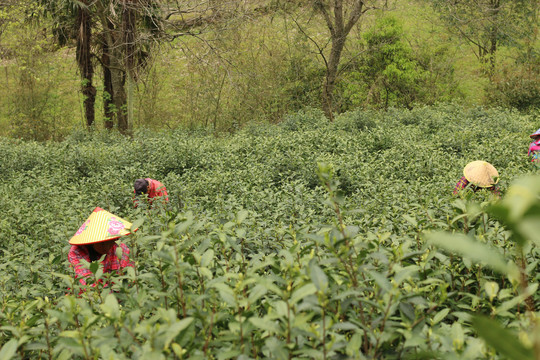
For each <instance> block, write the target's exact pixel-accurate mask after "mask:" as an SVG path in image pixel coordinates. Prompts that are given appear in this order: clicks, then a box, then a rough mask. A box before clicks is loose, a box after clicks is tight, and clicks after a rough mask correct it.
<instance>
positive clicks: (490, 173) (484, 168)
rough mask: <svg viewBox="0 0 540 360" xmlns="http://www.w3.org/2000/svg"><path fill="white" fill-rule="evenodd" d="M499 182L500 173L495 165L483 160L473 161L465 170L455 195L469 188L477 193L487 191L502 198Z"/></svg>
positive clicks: (455, 188)
mask: <svg viewBox="0 0 540 360" xmlns="http://www.w3.org/2000/svg"><path fill="white" fill-rule="evenodd" d="M498 182H499V172H498V171H497V169H495V167H494V166H493V165H491V164H490V163H488V162H486V161H481V160H477V161H472V162H470V163H468V164H467V165H466V166H465V168H464V169H463V176H462V177H461V179H459V181H458V182H457V184H456V186H455V187H454V195H456V194H457V193H458V192H459V191H460V190H462V189H465V188H466V187H467V186H469V187H470V188H471V189H472V190H473V191H475V192H476V191H478V190H480V189H487V190H489V191H491V192H492V193H493V194H495V195H496V196H498V197H500V196H501V193H500V190H499V187H498V186H497V183H498Z"/></svg>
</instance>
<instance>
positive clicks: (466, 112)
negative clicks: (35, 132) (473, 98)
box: [0, 105, 538, 359]
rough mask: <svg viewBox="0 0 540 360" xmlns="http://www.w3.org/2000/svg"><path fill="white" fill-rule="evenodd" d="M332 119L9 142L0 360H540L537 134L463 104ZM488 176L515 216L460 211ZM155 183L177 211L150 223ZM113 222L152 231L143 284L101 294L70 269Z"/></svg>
mask: <svg viewBox="0 0 540 360" xmlns="http://www.w3.org/2000/svg"><path fill="white" fill-rule="evenodd" d="M319 119H320V118H319V117H318V116H317V113H316V112H311V111H307V110H306V111H302V112H299V113H298V114H295V115H294V116H292V115H291V117H290V121H291V123H290V124H288V125H285V124H284V125H282V126H269V125H261V127H260V128H259V127H249V128H246V129H243V130H242V131H240V132H238V133H236V134H232V135H226V136H219V137H218V136H215V135H214V134H211V133H205V132H201V131H187V130H183V131H171V132H163V133H160V134H152V133H148V132H138V133H135V134H134V137H133V138H132V139H127V138H123V137H119V136H116V135H111V134H106V133H101V132H99V131H96V132H94V133H92V134H88V133H74V134H73V135H72V136H71V137H70V138H69V139H67V140H66V141H63V142H60V143H52V142H51V143H36V142H26V141H21V140H12V139H4V138H2V139H0V151H2V153H3V154H4V157H3V159H2V161H1V162H0V171H1V172H2V174H3V181H2V182H1V183H0V194H1V195H0V207H1V208H2V214H3V216H2V217H1V218H0V234H1V236H2V242H0V256H1V258H2V261H1V262H0V270H1V271H0V358H1V359H4V358H5V359H11V358H13V359H27V358H32V359H33V358H46V359H68V358H69V359H71V358H73V357H75V358H83V359H94V358H95V359H98V358H115V359H116V358H120V359H124V358H125V359H133V358H135V359H138V358H141V359H143V358H144V359H146V358H149V357H151V358H158V359H159V358H167V359H168V358H171V359H181V358H193V359H230V358H240V359H264V358H269V359H270V358H271V359H307V358H309V359H312V358H315V359H338V358H352V359H375V358H377V359H379V358H384V359H418V358H429V359H434V358H441V359H442V358H444V359H503V358H509V357H510V358H512V357H511V356H510V355H508V354H509V352H515V354H517V355H515V356H514V358H516V356H518V355H519V356H522V357H521V358H527V357H531V356H533V358H534V356H536V355H537V354H538V352H537V350H535V346H537V344H538V341H537V337H536V335H535V334H536V333H535V332H536V331H537V330H538V326H537V324H536V321H537V320H536V318H537V313H536V304H537V303H538V295H537V294H536V291H535V289H536V285H535V284H536V283H537V281H538V279H537V275H536V270H537V267H538V249H537V235H536V226H537V225H536V223H535V221H536V215H535V214H536V212H537V207H538V201H537V200H538V198H537V194H538V193H537V187H536V186H537V185H535V184H536V183H534V180H529V182H528V183H527V184H525V185H519V186H517V187H514V186H509V184H510V183H512V181H513V180H514V179H517V178H521V177H522V176H525V175H532V174H534V173H535V172H536V171H537V170H536V168H535V167H534V166H532V165H531V164H530V163H529V161H528V159H527V157H526V148H527V142H528V139H527V135H528V133H530V131H531V129H536V128H537V124H535V123H534V119H533V118H532V117H529V116H527V115H521V114H519V113H517V112H512V111H503V110H486V109H482V108H474V109H463V108H460V107H458V106H456V105H440V106H437V107H426V108H421V109H415V110H413V111H403V110H396V109H389V111H387V112H384V113H382V112H381V113H379V112H374V111H369V112H365V113H363V112H357V113H348V114H346V115H344V116H343V117H341V118H337V119H336V121H335V122H334V123H326V122H323V121H319ZM293 125H294V126H293ZM476 159H485V160H487V161H489V162H491V163H492V164H494V165H495V166H496V167H497V169H498V170H499V173H500V174H501V181H500V185H501V190H502V192H503V194H504V197H503V199H502V200H501V201H500V202H497V201H496V199H493V198H492V197H491V195H490V194H489V193H483V192H478V193H472V192H470V193H468V192H464V193H462V194H461V195H460V196H452V190H453V186H454V184H455V182H456V181H457V180H458V179H459V177H460V176H461V171H462V169H463V166H464V165H465V164H466V163H467V162H469V161H471V160H476ZM146 176H149V177H153V178H156V179H159V180H160V181H162V182H163V183H164V184H165V185H166V186H167V189H168V191H169V198H170V201H169V203H168V204H167V205H166V206H156V207H154V208H153V209H152V208H149V207H148V206H146V205H145V204H141V205H140V206H139V207H138V208H136V209H135V208H134V207H133V203H132V197H133V189H132V186H133V180H134V179H136V178H140V177H146ZM516 189H517V190H516ZM96 206H100V207H102V208H104V209H107V210H108V211H110V212H112V213H114V214H117V215H118V216H121V217H122V218H125V219H128V220H129V221H131V222H133V223H134V226H136V227H138V228H139V230H138V231H137V232H135V233H134V234H132V235H129V236H128V237H125V238H124V239H123V240H122V241H123V242H125V243H126V244H127V246H128V247H129V248H130V251H131V252H130V258H131V259H132V260H133V261H134V262H135V267H134V268H133V269H131V268H130V269H127V271H125V272H123V273H122V274H104V273H103V269H102V268H100V265H99V263H97V262H94V263H89V264H87V265H86V266H88V268H89V270H90V271H91V273H92V275H91V279H90V280H89V282H92V281H95V280H98V279H102V280H103V282H105V283H109V284H111V285H110V286H108V287H103V286H101V285H98V286H95V287H86V286H81V285H80V284H78V283H77V282H76V281H75V279H74V273H73V270H72V269H71V268H70V266H69V262H68V260H67V254H68V251H69V245H68V240H69V239H70V238H71V236H73V234H74V233H75V231H76V230H77V229H78V228H79V226H80V225H81V223H82V222H84V220H85V219H86V218H87V217H88V214H89V213H90V212H91V211H92V210H93V208H94V207H96ZM482 314H483V315H484V317H478V316H477V315H482ZM486 317H487V319H486ZM501 337H512V338H513V339H515V340H514V341H507V342H502V341H501V340H500V339H501ZM484 339H485V340H484ZM503 343H504V344H506V346H505V347H501V346H500V345H501V344H503ZM494 345H495V346H494Z"/></svg>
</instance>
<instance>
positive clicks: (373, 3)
mask: <svg viewBox="0 0 540 360" xmlns="http://www.w3.org/2000/svg"><path fill="white" fill-rule="evenodd" d="M385 3H386V1H382V0H381V1H379V0H310V1H309V2H308V5H309V6H310V7H311V8H312V9H313V10H314V11H315V12H316V13H317V14H319V15H320V16H322V18H323V19H324V22H325V24H326V27H327V29H328V32H329V39H328V38H327V39H325V40H323V42H325V43H328V42H329V43H330V51H329V53H328V52H327V51H325V47H326V45H324V46H322V45H320V44H319V42H318V41H317V40H316V39H315V38H314V37H312V36H310V35H309V34H308V32H307V31H306V29H305V28H304V27H303V26H302V24H300V22H299V21H295V23H296V24H297V26H298V27H299V28H300V30H301V31H302V32H303V33H304V34H305V35H306V36H307V37H309V39H310V40H311V41H312V42H313V44H315V46H316V47H317V51H318V53H319V55H320V56H321V57H322V59H323V62H324V66H325V77H324V83H323V87H322V98H321V100H322V106H323V110H324V112H325V114H326V116H327V117H328V118H329V119H330V120H333V118H334V115H333V112H334V89H335V87H336V82H337V81H338V76H339V72H340V62H341V58H342V55H343V49H344V48H345V44H346V42H347V37H348V36H349V34H350V32H351V30H352V29H353V27H354V26H355V25H356V24H357V23H358V21H359V20H360V18H361V17H362V16H363V15H364V14H365V13H366V12H367V11H369V10H372V9H375V8H377V6H378V5H380V6H383V5H384V4H385Z"/></svg>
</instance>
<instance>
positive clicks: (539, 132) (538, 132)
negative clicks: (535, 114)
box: [529, 129, 540, 138]
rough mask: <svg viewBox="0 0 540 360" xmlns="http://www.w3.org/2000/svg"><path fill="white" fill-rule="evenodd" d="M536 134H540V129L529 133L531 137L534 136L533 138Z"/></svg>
mask: <svg viewBox="0 0 540 360" xmlns="http://www.w3.org/2000/svg"><path fill="white" fill-rule="evenodd" d="M535 136H540V129H538V130H536V132H534V133H532V134H531V135H529V137H532V138H533V137H535Z"/></svg>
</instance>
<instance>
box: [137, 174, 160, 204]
mask: <svg viewBox="0 0 540 360" xmlns="http://www.w3.org/2000/svg"><path fill="white" fill-rule="evenodd" d="M133 187H134V190H133V192H134V193H135V198H134V199H133V205H134V206H135V207H137V206H138V205H139V199H138V198H137V196H139V195H142V194H146V195H148V201H149V203H150V205H152V203H153V201H154V198H158V197H159V198H161V199H162V200H164V201H165V202H167V201H169V196H168V194H167V188H165V185H163V184H162V183H160V182H159V181H157V180H154V179H150V178H146V179H137V180H135V183H134V184H133Z"/></svg>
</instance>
